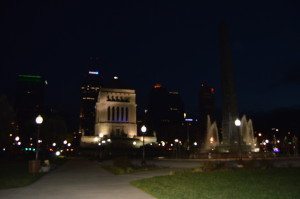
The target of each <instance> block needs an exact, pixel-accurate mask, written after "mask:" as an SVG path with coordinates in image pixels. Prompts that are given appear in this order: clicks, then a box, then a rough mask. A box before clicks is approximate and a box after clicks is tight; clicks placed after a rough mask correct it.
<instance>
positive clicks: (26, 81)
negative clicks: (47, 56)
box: [15, 75, 47, 138]
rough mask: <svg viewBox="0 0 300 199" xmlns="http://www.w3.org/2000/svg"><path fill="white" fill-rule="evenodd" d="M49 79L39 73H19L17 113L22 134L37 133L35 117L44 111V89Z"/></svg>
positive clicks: (27, 135) (26, 135)
mask: <svg viewBox="0 0 300 199" xmlns="http://www.w3.org/2000/svg"><path fill="white" fill-rule="evenodd" d="M46 83H47V81H45V80H44V79H43V78H42V77H41V76H38V75H19V76H18V79H17V94H16V104H15V108H16V113H17V123H18V126H19V132H20V135H21V136H23V137H24V138H28V137H31V136H33V135H35V133H34V132H36V130H35V126H36V125H35V117H36V116H37V115H38V114H42V112H43V111H44V110H43V109H44V90H45V85H46Z"/></svg>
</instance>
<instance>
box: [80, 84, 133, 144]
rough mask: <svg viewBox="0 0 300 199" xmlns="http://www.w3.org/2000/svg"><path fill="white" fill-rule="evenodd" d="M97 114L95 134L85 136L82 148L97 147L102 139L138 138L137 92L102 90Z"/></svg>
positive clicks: (82, 139)
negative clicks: (87, 146)
mask: <svg viewBox="0 0 300 199" xmlns="http://www.w3.org/2000/svg"><path fill="white" fill-rule="evenodd" d="M95 112H96V117H95V133H94V135H91V136H86V135H83V136H82V137H81V146H86V145H95V144H97V142H98V141H99V138H102V137H107V138H110V137H129V138H133V137H135V136H137V124H136V94H135V90H133V89H119V88H100V91H99V94H98V100H97V102H96V106H95Z"/></svg>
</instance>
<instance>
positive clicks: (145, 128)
mask: <svg viewBox="0 0 300 199" xmlns="http://www.w3.org/2000/svg"><path fill="white" fill-rule="evenodd" d="M141 131H142V135H143V159H142V165H145V164H146V161H145V133H146V131H147V127H146V126H145V125H143V126H142V127H141Z"/></svg>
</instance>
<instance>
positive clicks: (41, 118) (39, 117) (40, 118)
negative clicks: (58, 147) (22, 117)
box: [35, 115, 43, 160]
mask: <svg viewBox="0 0 300 199" xmlns="http://www.w3.org/2000/svg"><path fill="white" fill-rule="evenodd" d="M35 123H36V124H37V136H36V150H35V160H38V159H39V150H40V143H39V138H40V126H41V124H42V123H43V117H42V116H41V115H38V116H37V117H36V118H35Z"/></svg>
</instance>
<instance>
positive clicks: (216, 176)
mask: <svg viewBox="0 0 300 199" xmlns="http://www.w3.org/2000/svg"><path fill="white" fill-rule="evenodd" d="M132 184H133V185H135V186H136V187H138V188H140V189H142V190H144V191H145V192H148V193H150V194H151V195H153V196H154V197H156V198H172V199H174V198H222V199H224V198H225V199H226V198H230V199H233V198H251V199H253V198H272V199H275V198H278V199H283V198H284V199H288V198H295V199H296V198H300V169H299V168H272V169H256V170H254V169H252V170H250V169H240V170H228V171H213V172H192V171H186V172H179V173H175V174H174V175H169V176H159V177H153V178H149V179H142V180H137V181H133V182H132Z"/></svg>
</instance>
